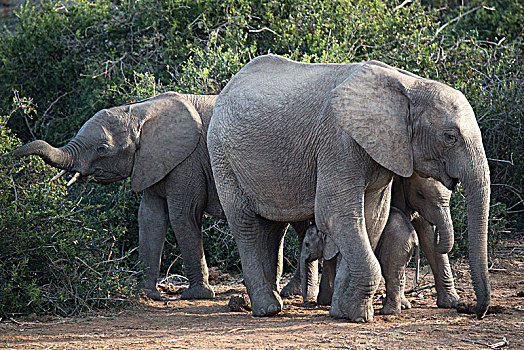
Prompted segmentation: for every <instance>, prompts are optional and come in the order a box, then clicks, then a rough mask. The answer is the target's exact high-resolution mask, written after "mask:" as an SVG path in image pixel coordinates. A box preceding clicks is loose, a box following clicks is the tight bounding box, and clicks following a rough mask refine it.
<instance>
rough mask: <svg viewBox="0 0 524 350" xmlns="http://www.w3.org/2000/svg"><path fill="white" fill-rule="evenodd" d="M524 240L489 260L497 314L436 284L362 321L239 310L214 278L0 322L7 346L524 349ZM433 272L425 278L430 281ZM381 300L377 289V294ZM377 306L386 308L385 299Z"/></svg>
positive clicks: (314, 312) (233, 290)
mask: <svg viewBox="0 0 524 350" xmlns="http://www.w3.org/2000/svg"><path fill="white" fill-rule="evenodd" d="M523 255H524V244H523V243H522V242H515V241H513V242H509V243H507V244H506V246H505V247H504V248H503V249H501V251H500V254H499V256H500V258H498V259H497V260H496V261H495V263H494V264H493V266H492V267H491V270H490V271H491V279H492V289H493V299H492V304H491V305H492V308H491V309H492V313H490V314H488V315H487V316H486V318H485V319H483V320H481V321H479V320H476V319H475V317H474V316H473V315H469V314H461V313H457V311H456V310H444V309H437V308H436V301H435V300H436V299H435V298H436V295H435V291H434V289H433V288H431V289H424V290H422V291H418V292H415V293H411V294H409V295H408V299H409V300H410V301H411V302H412V304H413V309H411V310H405V311H403V312H402V314H401V315H398V316H381V315H376V316H375V320H374V322H373V323H370V324H364V325H362V324H354V323H349V322H347V321H344V320H335V319H332V318H330V317H329V316H328V309H327V308H326V307H319V306H315V305H304V304H302V302H301V298H299V297H295V298H292V299H286V300H285V301H284V310H283V312H282V313H280V314H279V315H277V316H276V317H271V318H254V317H252V316H251V314H250V313H247V312H231V311H230V310H229V308H228V306H227V303H228V300H229V298H230V296H231V295H233V294H239V293H241V292H242V291H243V290H244V288H243V286H242V285H241V284H239V283H237V282H230V283H222V284H220V285H217V286H215V290H216V291H217V292H218V293H217V295H218V297H217V298H216V299H215V300H211V301H209V300H206V301H183V300H178V299H175V300H173V301H169V302H151V301H143V302H140V303H138V304H137V305H135V306H133V307H130V308H127V309H125V310H124V311H122V312H120V313H115V314H98V315H95V316H91V317H87V318H67V319H58V318H55V319H49V317H47V318H46V317H44V318H39V317H26V318H19V319H16V320H7V321H5V320H4V321H3V322H0V348H2V347H3V348H8V349H11V348H12V349H127V348H129V349H171V348H172V349H187V348H189V349H210V348H211V349H222V348H236V349H490V348H502V349H524V295H523V294H524V256H523ZM454 273H455V276H456V278H457V286H458V287H459V288H460V289H459V291H458V292H459V294H460V296H461V298H462V299H463V300H468V301H470V302H472V301H473V298H472V296H473V289H472V287H471V283H470V279H469V273H468V269H467V265H464V264H456V265H455V266H454ZM431 283H432V277H431V274H428V275H427V276H426V277H425V281H424V282H423V284H431ZM377 299H378V298H377ZM375 306H376V309H378V308H379V307H380V302H379V301H378V300H377V302H376V304H375Z"/></svg>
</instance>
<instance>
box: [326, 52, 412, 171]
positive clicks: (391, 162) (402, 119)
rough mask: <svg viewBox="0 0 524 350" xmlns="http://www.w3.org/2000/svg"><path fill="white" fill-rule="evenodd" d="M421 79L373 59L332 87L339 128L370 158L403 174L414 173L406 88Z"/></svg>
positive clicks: (332, 103) (333, 105)
mask: <svg viewBox="0 0 524 350" xmlns="http://www.w3.org/2000/svg"><path fill="white" fill-rule="evenodd" d="M420 79H421V78H419V77H417V76H416V75H414V74H411V73H408V72H403V71H401V70H397V69H395V68H392V67H389V66H387V65H386V64H384V63H381V62H374V61H372V62H368V63H366V64H364V65H363V66H362V67H360V68H359V69H357V70H355V71H354V72H353V73H352V74H351V75H350V76H349V77H348V78H347V79H346V80H344V81H343V82H342V83H341V84H340V85H339V86H337V87H336V88H335V89H333V91H332V100H331V105H332V108H333V112H334V114H335V117H336V118H337V120H338V122H339V125H340V126H341V127H342V129H343V130H344V131H346V132H347V133H349V134H350V135H351V137H352V138H353V139H354V140H355V141H356V142H357V143H358V144H359V145H360V146H361V147H362V148H364V150H365V151H366V152H367V153H368V154H369V155H370V156H371V158H373V160H375V161H376V162H377V163H379V164H380V165H382V166H383V167H385V168H387V169H389V170H391V171H393V172H394V173H395V174H397V175H400V176H404V177H409V176H411V174H412V173H413V151H412V147H411V120H410V115H409V113H410V101H409V98H408V95H407V91H408V90H409V88H410V87H412V86H413V85H414V84H415V83H416V82H417V81H418V80H420Z"/></svg>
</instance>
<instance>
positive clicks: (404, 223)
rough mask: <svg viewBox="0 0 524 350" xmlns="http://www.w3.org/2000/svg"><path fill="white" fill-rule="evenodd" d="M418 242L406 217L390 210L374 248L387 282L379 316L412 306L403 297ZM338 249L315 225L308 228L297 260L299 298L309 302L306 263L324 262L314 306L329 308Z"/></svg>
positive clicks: (399, 212) (393, 209) (401, 213)
mask: <svg viewBox="0 0 524 350" xmlns="http://www.w3.org/2000/svg"><path fill="white" fill-rule="evenodd" d="M416 246H418V238H417V234H416V232H415V229H414V228H413V226H412V225H411V222H410V220H409V219H408V218H407V217H406V215H405V214H404V213H403V212H402V211H400V210H398V209H397V208H395V207H391V212H390V215H389V219H388V222H387V224H386V227H385V228H384V231H383V233H382V236H381V238H380V240H379V242H378V244H377V247H376V248H375V255H376V257H377V259H378V261H379V263H380V267H381V269H382V275H383V277H384V280H385V282H386V300H385V302H384V306H383V308H382V309H381V310H380V313H382V314H386V315H389V314H395V313H399V312H400V310H401V309H406V308H407V309H409V308H411V304H410V303H409V301H408V300H407V298H406V297H405V296H404V283H405V270H406V267H407V265H408V263H409V260H410V259H411V255H412V254H413V251H414V249H415V247H416ZM337 255H338V248H337V247H336V245H335V244H334V243H333V241H332V240H331V239H330V238H329V236H327V235H326V234H324V233H322V232H321V231H319V230H318V228H317V227H316V226H315V225H311V226H309V227H308V229H307V231H306V234H305V237H304V241H303V242H302V250H301V256H300V259H301V261H300V267H301V280H302V297H303V299H304V301H305V302H306V301H308V299H309V297H308V295H311V294H312V293H311V291H309V288H312V286H311V283H309V282H310V280H311V278H310V273H311V272H310V271H309V270H308V269H307V267H306V266H307V265H308V264H307V263H308V262H311V261H314V260H318V259H320V258H324V267H323V270H322V277H321V280H320V291H319V294H318V297H317V303H318V304H320V305H329V304H331V297H332V295H333V287H334V281H335V273H336V264H337Z"/></svg>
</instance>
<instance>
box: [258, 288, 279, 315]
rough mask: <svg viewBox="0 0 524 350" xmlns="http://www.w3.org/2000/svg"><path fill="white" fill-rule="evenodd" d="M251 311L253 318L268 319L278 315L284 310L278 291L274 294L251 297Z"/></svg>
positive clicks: (260, 294) (259, 294)
mask: <svg viewBox="0 0 524 350" xmlns="http://www.w3.org/2000/svg"><path fill="white" fill-rule="evenodd" d="M250 299H251V310H252V311H253V316H256V317H267V316H273V315H275V314H278V313H279V312H280V311H281V310H282V299H280V296H279V295H278V293H277V292H276V291H273V292H272V293H269V294H268V293H264V294H262V293H258V295H253V296H252V297H251V295H250Z"/></svg>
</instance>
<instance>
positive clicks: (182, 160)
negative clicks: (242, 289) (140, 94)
mask: <svg viewBox="0 0 524 350" xmlns="http://www.w3.org/2000/svg"><path fill="white" fill-rule="evenodd" d="M215 101H216V96H200V95H182V94H178V93H175V92H167V93H164V94H160V95H158V96H156V97H152V98H149V99H146V100H144V101H140V102H137V103H131V104H127V105H123V106H119V107H114V108H109V109H104V110H101V111H99V112H98V113H96V114H95V115H94V116H93V117H92V118H91V119H89V120H88V121H87V122H86V123H85V124H84V125H83V126H82V128H81V129H80V131H79V132H78V133H77V135H76V136H75V137H74V138H73V139H72V140H71V141H70V142H69V143H68V144H67V145H65V146H64V147H60V148H54V147H51V146H50V145H49V144H47V143H46V142H45V141H42V140H38V141H34V142H31V143H29V144H26V145H24V146H22V147H20V148H18V149H16V150H15V151H14V152H13V155H15V156H17V157H22V156H28V155H38V156H40V157H42V158H43V159H44V161H45V162H47V163H48V164H50V165H52V166H55V167H57V168H60V169H64V170H66V171H73V172H76V175H75V177H74V178H73V179H77V178H78V177H80V176H81V177H87V176H91V177H93V178H94V179H95V181H97V182H99V183H110V182H114V181H118V180H122V179H125V178H127V177H129V176H131V186H132V188H133V190H134V191H137V192H141V191H143V192H144V193H143V196H142V201H141V202H140V208H139V213H138V222H139V255H140V261H141V262H142V263H143V264H144V265H145V268H146V270H145V285H144V291H145V293H146V294H147V295H148V296H149V297H150V298H152V299H154V300H160V299H161V295H160V293H159V292H158V290H157V289H156V280H157V278H158V274H159V269H160V258H161V252H162V247H163V245H164V240H165V237H166V233H167V228H168V224H169V222H170V223H171V225H172V227H173V230H174V232H175V236H176V240H177V243H178V244H179V246H180V251H181V253H182V258H183V259H184V268H185V272H186V275H187V277H188V279H189V283H190V285H189V288H188V289H187V290H185V291H184V292H183V293H182V299H201V298H212V297H214V295H215V294H214V292H213V290H212V289H211V287H210V286H209V284H208V270H207V265H206V260H205V257H204V250H203V247H202V235H201V220H202V214H203V213H204V211H205V212H207V213H208V214H210V215H212V216H215V217H218V218H224V213H223V211H222V208H221V206H220V202H219V199H218V196H217V193H216V189H215V183H214V181H213V176H212V173H211V167H210V162H209V155H208V151H207V145H206V133H207V127H208V125H209V121H210V118H211V114H212V110H213V106H214V104H215Z"/></svg>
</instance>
